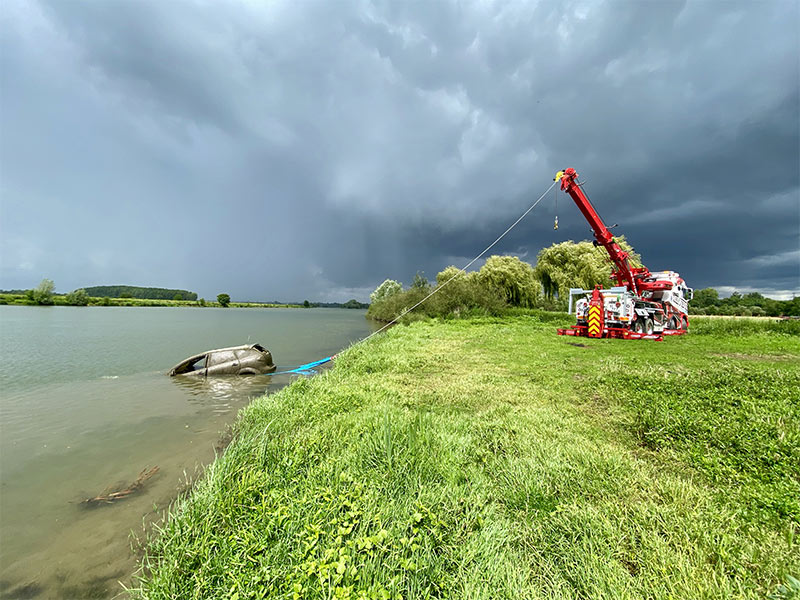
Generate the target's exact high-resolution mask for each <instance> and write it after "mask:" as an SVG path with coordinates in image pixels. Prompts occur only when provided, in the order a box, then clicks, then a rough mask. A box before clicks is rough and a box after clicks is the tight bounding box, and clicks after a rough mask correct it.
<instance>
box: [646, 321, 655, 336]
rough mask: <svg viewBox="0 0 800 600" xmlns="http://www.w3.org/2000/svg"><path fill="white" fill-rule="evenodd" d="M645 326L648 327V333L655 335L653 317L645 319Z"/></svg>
mask: <svg viewBox="0 0 800 600" xmlns="http://www.w3.org/2000/svg"><path fill="white" fill-rule="evenodd" d="M645 328H646V329H647V335H653V319H647V321H645Z"/></svg>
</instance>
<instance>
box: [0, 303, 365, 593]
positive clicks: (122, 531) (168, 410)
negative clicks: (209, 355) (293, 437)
mask: <svg viewBox="0 0 800 600" xmlns="http://www.w3.org/2000/svg"><path fill="white" fill-rule="evenodd" d="M371 330H372V326H371V325H370V323H369V321H367V320H366V319H365V318H364V312H363V311H356V310H342V309H309V310H302V309H227V310H226V309H210V308H206V309H200V308H197V309H193V308H118V307H96V308H94V307H93V308H69V307H17V306H0V596H2V597H3V598H6V597H9V598H12V597H20V598H22V597H24V598H110V597H113V596H115V595H118V594H120V592H122V589H123V588H122V585H123V584H124V585H129V584H130V581H131V575H132V573H133V571H134V569H135V566H136V545H137V544H136V539H137V538H141V537H142V535H143V531H144V526H145V525H146V524H148V523H150V522H152V521H153V520H157V519H158V518H159V516H160V515H161V514H162V512H163V510H164V509H165V508H166V507H167V506H168V504H169V502H170V501H171V500H172V499H173V498H175V496H176V495H177V494H178V493H179V491H180V490H181V489H182V488H184V487H185V486H186V485H187V483H188V482H190V481H191V480H192V479H193V478H195V477H196V476H197V475H198V474H199V473H200V472H201V469H202V466H203V465H205V464H208V462H209V461H211V460H213V458H214V455H215V452H216V451H217V450H216V449H217V447H218V446H219V443H220V439H221V437H222V436H223V435H224V433H225V431H226V429H227V428H228V426H229V425H230V424H231V423H232V422H233V421H234V420H235V416H236V413H237V411H238V410H239V409H240V408H241V407H243V406H245V405H246V404H247V403H248V402H249V400H250V399H251V398H253V397H256V396H259V395H261V394H263V393H265V392H266V393H271V392H274V391H276V390H278V389H279V388H281V387H283V386H284V385H286V384H287V383H289V382H290V381H291V380H292V378H293V377H296V376H290V375H282V376H275V377H248V378H223V379H209V380H207V381H191V380H189V381H187V380H183V381H181V380H180V378H170V377H167V376H166V375H165V374H164V373H165V371H167V370H168V369H169V368H170V367H171V366H172V365H173V364H175V363H177V362H179V361H180V360H181V359H183V358H185V357H186V356H189V355H191V354H195V353H197V352H199V351H202V350H205V349H208V348H215V347H222V346H231V345H238V344H242V343H247V342H248V337H249V341H251V342H259V343H261V344H262V345H264V346H265V347H267V348H269V349H270V350H271V351H272V353H273V356H274V358H275V362H276V364H278V366H279V370H280V368H281V367H290V366H296V365H298V364H301V363H305V362H309V361H311V360H316V359H319V358H323V357H325V356H329V355H330V354H333V353H335V352H336V351H338V350H340V349H341V348H343V347H345V346H347V345H348V344H349V343H350V342H352V341H355V340H357V339H359V338H361V337H363V336H364V335H366V334H368V333H369V332H370V331H371ZM154 466H157V467H158V472H157V473H156V474H155V475H154V476H153V477H152V478H150V479H148V480H147V481H146V482H145V483H144V485H143V486H142V487H141V488H140V490H138V491H137V493H135V494H132V495H131V496H129V497H128V498H126V499H124V500H121V501H118V502H115V503H113V504H107V505H105V504H104V505H99V506H88V505H87V504H85V503H83V502H82V501H83V500H85V499H86V498H90V497H94V496H97V495H100V494H102V493H104V492H108V491H111V490H115V489H122V488H125V487H129V486H130V484H131V483H133V482H134V481H135V480H136V478H137V476H138V475H139V474H140V473H141V472H142V471H143V470H144V469H146V468H152V467H154Z"/></svg>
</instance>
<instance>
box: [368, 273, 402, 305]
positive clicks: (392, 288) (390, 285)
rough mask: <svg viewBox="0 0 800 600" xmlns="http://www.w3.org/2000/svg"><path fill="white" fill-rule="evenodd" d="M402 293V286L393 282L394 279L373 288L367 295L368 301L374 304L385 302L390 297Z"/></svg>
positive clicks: (397, 282)
mask: <svg viewBox="0 0 800 600" xmlns="http://www.w3.org/2000/svg"><path fill="white" fill-rule="evenodd" d="M402 291H403V286H402V284H401V283H400V282H399V281H395V280H394V279H387V280H386V281H384V282H383V283H382V284H380V285H379V286H378V287H377V288H375V291H374V292H372V293H371V294H370V295H369V301H370V302H372V303H373V304H374V303H375V302H380V301H381V300H385V299H386V298H389V297H390V296H394V295H395V294H399V293H400V292H402Z"/></svg>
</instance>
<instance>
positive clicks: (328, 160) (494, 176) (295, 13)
mask: <svg viewBox="0 0 800 600" xmlns="http://www.w3.org/2000/svg"><path fill="white" fill-rule="evenodd" d="M798 11H799V9H798V7H797V6H796V4H795V3H791V2H775V3H770V4H766V3H761V4H753V3H746V2H741V3H739V2H730V3H725V4H718V3H713V4H711V3H703V2H663V3H656V4H653V3H646V4H643V3H617V2H606V3H595V2H586V3H582V2H568V3H559V4H555V3H525V2H514V3H510V4H499V3H498V4H492V3H482V2H475V3H460V2H446V1H444V0H443V1H440V2H428V3H411V4H409V3H396V2H367V1H352V2H336V3H324V2H301V3H296V2H276V3H269V4H265V5H259V4H255V5H248V4H239V3H217V4H211V5H207V6H198V5H196V4H194V3H190V2H179V1H174V2H135V3H134V2H115V3H102V2H96V3H82V4H77V3H65V2H46V3H42V4H29V3H18V4H14V5H12V8H11V9H9V10H7V11H5V16H4V17H3V22H2V24H1V25H2V30H1V32H0V44H2V46H0V50H2V52H0V77H2V90H3V93H2V99H1V101H2V114H0V119H2V121H0V124H1V125H2V129H1V130H0V131H2V135H1V136H0V174H1V175H2V178H1V179H0V186H1V187H0V191H2V205H1V206H0V210H2V225H0V226H2V233H3V236H2V237H3V240H2V256H3V258H2V263H1V264H0V286H2V287H27V286H31V285H34V284H35V283H36V282H37V281H38V279H40V278H41V277H42V276H50V277H52V278H54V279H55V280H56V283H57V284H58V285H59V288H60V289H67V288H71V287H76V286H78V285H89V284H94V283H138V284H148V285H165V286H181V287H188V288H190V289H195V290H197V291H198V292H199V293H200V294H201V295H205V296H211V295H214V294H216V293H217V292H219V291H223V290H226V291H229V292H230V293H232V295H233V296H234V297H243V298H244V297H246V298H251V299H257V298H265V299H275V298H286V299H290V298H300V297H310V298H327V299H331V298H336V297H337V294H345V295H346V294H349V293H364V290H369V289H370V288H371V287H373V286H374V285H377V284H378V283H380V281H382V280H383V279H384V278H385V277H394V278H399V279H404V280H406V281H408V280H410V278H411V276H412V275H413V273H414V272H416V271H417V270H423V271H425V272H426V274H428V276H430V277H433V276H434V275H435V272H436V271H437V270H439V269H441V268H442V267H444V266H446V264H449V263H450V262H453V261H454V260H455V259H456V258H457V257H467V258H471V257H472V256H473V255H474V254H476V253H477V252H478V251H480V250H481V249H483V247H485V245H486V244H488V243H489V242H490V241H492V239H494V237H495V236H496V235H497V234H499V232H501V231H502V230H503V229H505V227H506V226H507V224H508V223H510V222H511V221H513V220H514V219H515V218H516V216H517V215H518V214H519V213H521V212H522V210H524V209H525V208H527V206H528V205H529V204H530V203H531V202H532V201H533V200H534V199H535V198H536V197H537V196H538V195H539V194H540V193H541V191H543V190H544V189H545V188H546V187H547V185H549V183H550V181H551V178H552V174H553V172H554V171H556V170H557V169H559V168H563V167H565V166H575V167H576V168H577V169H578V171H579V172H580V173H581V174H582V176H583V177H585V178H586V179H587V181H588V183H587V189H589V191H590V192H591V195H592V199H593V200H594V201H595V203H596V204H597V206H598V209H599V210H600V212H601V214H603V215H605V216H606V217H607V218H608V219H609V221H610V222H619V223H620V229H619V230H618V231H619V232H620V233H624V234H626V235H627V237H628V239H629V240H630V241H631V242H632V243H634V245H635V246H636V248H637V250H638V251H639V252H641V253H642V255H643V257H644V259H645V261H646V263H647V264H648V265H649V266H651V267H652V268H662V267H664V268H673V269H675V270H679V271H681V272H682V273H683V274H684V275H685V276H686V278H687V280H689V282H690V284H691V285H694V286H695V287H702V286H705V285H717V286H737V285H738V286H741V287H743V288H744V287H747V286H750V287H756V288H758V289H763V290H779V289H780V290H787V289H796V290H798V291H800V274H798V264H797V257H796V255H794V254H792V252H793V251H794V250H796V249H797V248H798V247H799V246H800V214H798V211H799V209H798V205H800V197H799V194H800V168H799V167H798V163H800V138H799V137H798V132H800V117H799V114H800V108H799V105H800V100H798V97H799V94H800V92H799V90H800V83H798V73H799V72H800V70H799V68H800V64H799V63H798V58H797V57H798V54H800V42H798V28H797V27H796V23H797V22H798V17H800V14H798ZM559 207H560V208H559V214H560V218H561V222H562V228H561V229H559V231H557V232H554V231H553V230H552V216H553V207H552V201H551V200H550V199H549V198H548V200H547V202H546V203H543V204H542V206H541V207H540V208H537V211H536V212H534V213H533V214H532V215H531V216H530V218H529V219H528V220H526V221H525V222H523V224H522V225H521V226H520V227H519V228H518V229H517V230H515V231H514V232H513V233H512V235H510V236H509V238H508V239H507V240H504V242H503V243H502V244H501V245H499V246H498V248H497V249H498V251H500V252H517V253H523V254H525V255H526V256H527V257H528V259H529V260H532V259H533V257H534V256H535V254H536V253H537V252H538V250H539V249H540V248H541V247H543V246H546V245H549V244H551V243H553V242H556V241H561V240H563V239H570V238H571V239H585V238H587V237H588V232H587V228H586V226H585V224H584V223H583V222H582V221H581V220H580V216H579V215H578V213H577V211H576V210H575V208H574V206H572V205H571V203H570V201H569V198H568V197H566V196H564V195H563V194H562V197H561V198H559ZM217 245H219V246H221V247H222V248H224V249H225V250H224V251H223V252H210V250H209V249H210V248H213V247H215V246H217ZM65 248H67V249H69V252H64V249H65ZM241 256H246V257H247V260H246V262H245V264H240V259H239V257H241ZM772 256H775V257H788V258H787V259H785V260H784V259H781V260H777V259H776V260H775V261H772V260H771V259H769V258H767V257H772ZM364 297H365V296H362V298H364ZM337 299H346V298H337Z"/></svg>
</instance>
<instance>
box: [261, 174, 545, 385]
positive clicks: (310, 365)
mask: <svg viewBox="0 0 800 600" xmlns="http://www.w3.org/2000/svg"><path fill="white" fill-rule="evenodd" d="M556 183H558V180H557V179H556V180H554V181H553V183H551V184H550V187H549V188H547V189H546V190H545V191H544V193H543V194H542V195H541V196H539V198H537V200H536V202H534V203H533V204H531V205H530V206H529V207H528V210H526V211H525V212H524V213H522V214H521V215H520V216H519V218H518V219H517V220H516V221H514V222H513V223H512V224H511V225H509V226H508V229H506V230H505V231H504V232H503V233H501V234H500V235H499V236H498V237H497V239H496V240H495V241H493V242H492V243H491V244H489V245H488V246H486V248H484V249H483V251H482V252H481V253H480V254H478V256H476V257H475V258H473V259H472V260H471V261H469V262H468V263H467V264H466V265H464V266H463V267H461V268H460V269H459V270H458V273H456V274H455V275H453V276H452V277H451V278H450V279H448V280H447V281H445V282H444V283H442V284H441V285H437V286H436V287H435V288H434V289H433V291H432V292H431V293H430V294H428V295H427V296H425V297H424V298H423V299H422V300H420V301H419V302H417V303H416V304H415V305H414V306H412V307H410V308H407V309H405V310H404V311H403V312H401V313H400V314H399V315H397V316H396V317H395V318H394V319H392V320H391V321H389V322H388V323H386V324H385V325H384V326H383V327H381V328H380V329H378V330H376V331H373V332H372V333H370V334H369V335H368V336H367V337H365V338H361V339H360V340H358V341H357V342H355V343H353V344H352V345H351V346H350V347H351V348H354V347H355V346H358V345H359V344H363V343H364V342H366V341H367V340H368V339H370V338H372V337H373V336H376V335H378V334H379V333H381V332H382V331H385V330H386V329H387V328H388V327H391V326H392V325H394V324H395V323H397V322H398V321H399V320H400V319H402V318H403V317H404V316H406V315H407V314H408V313H410V312H411V311H412V310H414V309H415V308H417V307H418V306H419V305H420V304H422V303H423V302H425V301H426V300H427V299H428V298H430V297H431V296H433V295H434V294H436V293H437V292H439V291H440V290H441V289H442V288H444V287H445V286H446V285H447V284H449V283H450V282H451V281H453V280H454V279H455V278H456V277H460V276H461V275H462V274H466V272H467V269H469V268H470V267H471V266H472V265H473V264H474V263H475V261H477V260H478V259H479V258H481V257H482V256H483V255H484V254H486V253H487V252H488V251H489V250H491V249H492V248H493V247H494V246H495V245H496V244H497V242H499V241H500V240H502V239H503V238H504V237H506V235H507V234H508V232H509V231H511V230H512V229H514V227H516V226H517V225H519V222H520V221H522V219H524V218H525V217H527V216H528V213H529V212H531V211H532V210H533V209H534V208H536V205H537V204H539V202H541V201H542V199H543V198H544V197H545V196H546V195H547V193H548V192H549V191H550V190H551V189H553V186H554V185H555V184H556ZM335 357H336V355H335V354H334V355H333V356H328V357H326V358H323V359H321V360H317V361H314V362H310V363H307V364H305V365H300V366H299V367H295V368H294V369H290V370H288V371H278V372H276V373H265V374H266V375H288V374H302V373H304V372H305V373H308V372H312V373H313V372H314V371H313V368H314V367H317V366H319V365H323V364H325V363H327V362H330V361H332V360H333V359H334V358H335Z"/></svg>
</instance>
